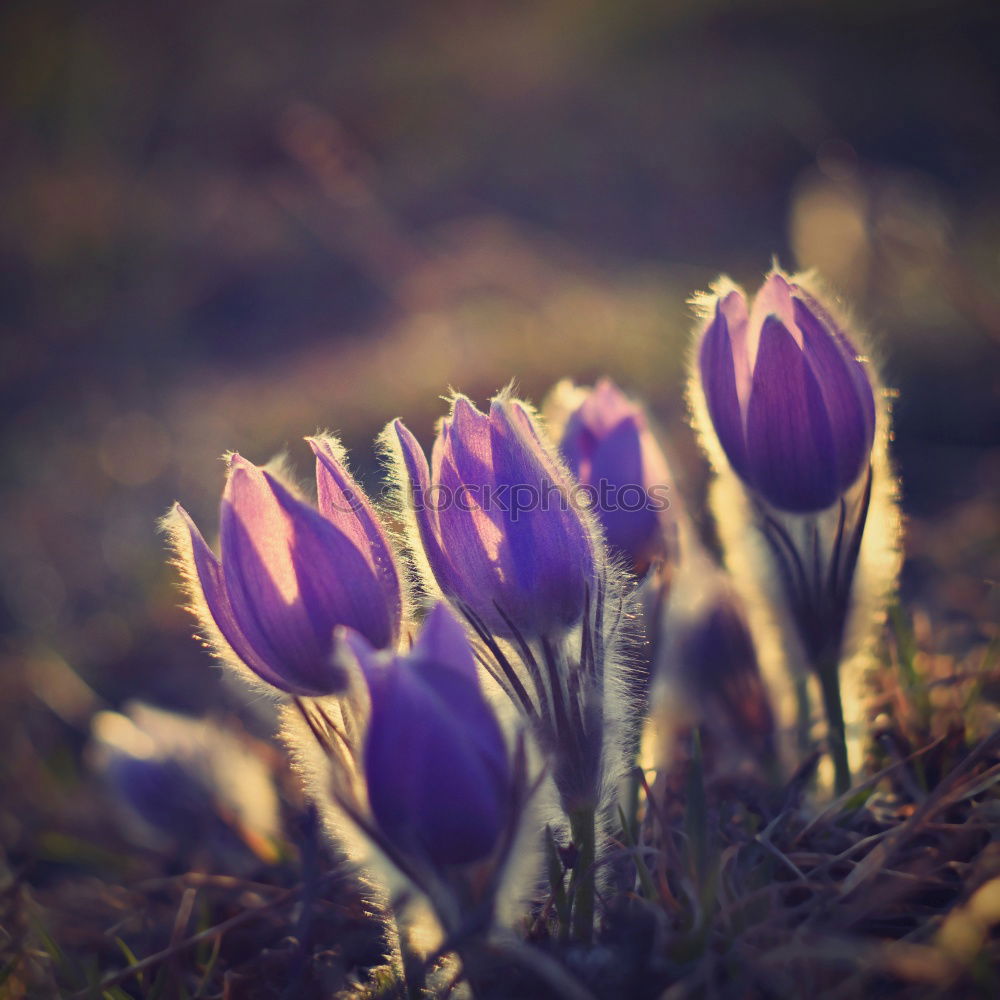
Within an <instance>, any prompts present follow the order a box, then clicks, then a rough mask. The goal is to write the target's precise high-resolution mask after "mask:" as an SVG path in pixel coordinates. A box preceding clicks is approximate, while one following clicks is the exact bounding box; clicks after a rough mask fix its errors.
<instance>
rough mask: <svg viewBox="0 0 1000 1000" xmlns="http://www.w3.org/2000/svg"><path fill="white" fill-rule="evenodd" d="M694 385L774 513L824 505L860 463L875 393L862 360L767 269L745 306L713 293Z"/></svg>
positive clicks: (821, 313)
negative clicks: (698, 385) (698, 383)
mask: <svg viewBox="0 0 1000 1000" xmlns="http://www.w3.org/2000/svg"><path fill="white" fill-rule="evenodd" d="M699 361H700V367H701V382H702V386H703V387H704V391H705V399H706V402H707V404H708V412H709V415H710V416H711V418H712V423H713V424H714V425H715V431H716V434H717V435H718V437H719V442H720V444H721V445H722V448H723V450H724V451H725V453H726V456H727V457H728V459H729V462H730V464H731V465H732V467H733V469H734V470H735V472H736V473H737V475H739V476H740V478H741V479H742V480H743V481H744V482H745V483H747V485H749V486H750V487H751V488H752V489H753V490H755V491H756V492H757V493H758V494H760V495H761V496H762V497H763V498H764V499H765V500H767V501H768V502H769V503H771V504H772V505H773V506H775V507H777V508H778V509H780V510H785V511H790V512H794V513H806V512H810V511H818V510H823V509H825V508H827V507H829V506H830V505H831V504H833V503H834V502H835V501H836V500H837V499H838V498H839V497H841V496H842V495H843V494H844V493H845V492H846V491H847V490H848V488H849V487H850V486H851V485H852V484H853V483H854V482H855V481H856V480H857V479H858V477H859V475H860V474H861V473H862V471H863V470H864V469H865V468H866V467H867V465H868V462H869V457H870V454H871V449H872V441H873V438H874V434H875V398H874V395H873V392H872V383H871V379H870V377H869V373H868V369H867V364H866V362H865V361H864V360H862V359H861V358H859V357H858V355H857V351H856V350H855V349H854V347H853V345H852V344H851V342H850V341H849V340H848V338H847V336H846V334H845V332H844V331H843V330H842V329H840V327H839V326H838V325H837V323H836V321H835V320H834V319H833V317H832V315H831V314H830V312H829V311H828V310H827V309H826V307H825V306H823V305H822V304H821V303H820V302H819V301H818V300H817V299H816V298H814V297H813V295H812V294H811V293H810V292H809V291H807V290H806V289H805V288H804V287H803V286H802V285H801V284H800V283H798V282H797V281H796V279H794V278H789V277H786V276H785V275H783V274H781V273H780V272H778V271H775V272H773V273H772V274H771V275H770V276H769V277H768V279H767V280H766V281H765V282H764V285H763V287H762V288H761V290H760V291H759V292H758V293H757V296H756V298H755V299H754V301H753V306H752V308H749V309H748V306H747V301H746V299H745V297H744V295H743V293H742V292H741V291H739V290H738V289H735V288H733V289H732V290H731V291H729V292H728V293H726V294H718V295H716V297H715V300H714V310H713V315H712V316H711V318H710V320H709V322H708V325H707V327H706V329H705V332H704V334H703V335H702V341H701V351H700V357H699Z"/></svg>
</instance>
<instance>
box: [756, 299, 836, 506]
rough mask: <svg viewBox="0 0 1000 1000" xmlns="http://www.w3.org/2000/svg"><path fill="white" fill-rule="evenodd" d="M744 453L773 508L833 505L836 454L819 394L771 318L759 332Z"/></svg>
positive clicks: (804, 365) (799, 355) (809, 371)
mask: <svg viewBox="0 0 1000 1000" xmlns="http://www.w3.org/2000/svg"><path fill="white" fill-rule="evenodd" d="M747 451H748V461H749V467H750V473H751V475H750V480H751V483H752V485H753V486H754V487H755V488H756V489H757V490H758V492H760V493H761V494H762V495H763V496H764V497H765V498H766V499H767V500H769V501H770V502H771V503H772V504H774V506H776V507H778V508H780V509H782V510H788V511H796V512H805V511H813V510H822V509H824V508H826V507H829V506H830V504H832V503H833V502H834V500H836V498H837V496H838V488H837V480H836V469H835V462H836V453H835V451H834V445H833V436H832V434H831V431H830V422H829V419H828V418H827V415H826V407H825V405H824V403H823V394H822V391H821V389H820V387H819V384H818V383H817V381H816V377H815V375H813V373H812V369H811V368H810V367H809V365H808V364H807V363H806V359H805V355H804V354H803V352H802V351H801V350H800V349H799V346H798V344H796V342H795V340H794V339H793V337H792V335H791V334H790V333H789V332H788V330H787V329H785V326H784V324H783V323H782V322H781V320H779V319H778V318H777V317H774V316H769V317H768V318H767V319H766V320H765V321H764V325H763V328H762V330H761V335H760V346H759V348H758V351H757V362H756V365H755V366H754V377H753V390H752V392H751V394H750V405H749V407H748V412H747Z"/></svg>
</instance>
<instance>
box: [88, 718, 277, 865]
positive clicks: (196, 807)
mask: <svg viewBox="0 0 1000 1000" xmlns="http://www.w3.org/2000/svg"><path fill="white" fill-rule="evenodd" d="M91 729H92V743H91V746H90V747H89V753H88V757H89V759H90V761H91V763H92V765H93V766H94V767H95V769H96V770H97V772H98V773H99V774H100V775H101V777H102V778H103V779H104V781H105V782H106V784H107V786H108V789H109V790H110V791H111V792H112V793H113V794H114V796H115V798H116V799H117V800H118V801H120V802H121V803H123V804H124V805H125V806H126V807H127V808H128V810H129V812H130V813H131V814H132V815H133V816H137V817H138V818H139V819H140V820H141V821H142V832H143V833H144V834H145V833H146V832H147V830H148V828H152V830H153V831H155V832H156V833H157V834H159V835H164V834H165V835H167V836H168V837H169V838H171V839H172V840H173V841H175V842H176V843H179V844H183V845H188V846H191V847H196V848H199V849H201V848H205V847H208V848H209V849H214V850H218V851H219V852H220V853H226V854H228V853H229V852H230V849H231V848H234V847H237V846H239V845H240V844H242V845H243V848H244V851H245V848H246V847H249V848H251V850H253V851H254V852H255V853H257V854H258V855H259V856H262V857H263V856H268V855H270V853H271V850H272V848H271V847H270V846H269V845H271V844H272V843H273V842H274V841H276V840H277V839H278V837H279V831H280V821H279V815H278V814H279V808H278V796H277V792H276V790H275V787H274V780H273V776H272V774H271V771H270V769H269V768H268V767H267V765H266V764H265V763H264V761H263V759H262V758H261V757H260V756H259V755H258V754H257V753H256V752H255V751H254V750H253V748H252V746H251V745H250V744H249V743H248V742H247V741H245V740H244V739H241V738H240V737H239V736H238V735H237V734H236V733H235V732H233V731H232V730H229V729H227V728H225V727H224V726H222V725H220V724H219V721H218V720H214V719H196V718H192V717H189V716H185V715H179V714H176V713H174V712H168V711H165V710H163V709H158V708H154V707H153V706H151V705H144V704H140V703H132V704H130V705H128V706H127V707H126V708H125V709H124V711H123V713H121V714H119V713H118V712H110V711H107V712H99V713H98V714H97V715H96V716H95V717H94V719H93V722H92V725H91ZM143 839H148V837H145V836H144V838H143Z"/></svg>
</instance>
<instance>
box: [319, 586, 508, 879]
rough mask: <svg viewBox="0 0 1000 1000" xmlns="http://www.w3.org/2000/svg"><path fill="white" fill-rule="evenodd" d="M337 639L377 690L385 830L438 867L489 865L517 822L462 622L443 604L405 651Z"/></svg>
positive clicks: (374, 714) (368, 762)
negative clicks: (510, 818)
mask: <svg viewBox="0 0 1000 1000" xmlns="http://www.w3.org/2000/svg"><path fill="white" fill-rule="evenodd" d="M338 636H339V637H340V638H341V640H342V641H343V642H344V644H345V645H346V646H347V647H348V648H349V649H350V650H351V652H352V653H353V654H354V657H355V658H356V659H357V661H358V664H359V666H360V667H361V671H362V673H363V674H364V677H365V680H366V681H367V684H368V690H369V692H370V694H371V716H370V719H369V722H368V731H367V735H366V737H365V745H364V775H365V780H366V783H367V786H368V799H369V803H370V805H371V811H372V815H373V816H374V819H375V822H376V823H377V825H378V827H379V829H380V831H381V832H382V834H383V835H384V836H385V837H386V839H387V840H388V841H389V842H390V843H391V844H392V845H393V847H395V848H396V849H397V850H399V851H400V852H401V853H402V854H404V855H406V856H409V857H411V858H416V859H419V860H422V861H429V862H430V863H431V864H433V865H435V866H438V867H439V866H442V865H461V864H470V863H473V862H476V861H482V860H483V859H485V858H486V857H487V856H489V854H490V853H491V852H492V851H493V849H494V847H495V846H496V845H497V842H498V840H499V838H500V834H501V832H502V831H503V829H504V828H505V826H506V825H507V823H508V814H509V810H510V808H511V805H512V777H511V769H510V765H509V762H508V756H507V749H506V744H505V742H504V737H503V733H502V732H501V730H500V726H499V724H498V722H497V720H496V716H495V715H494V714H493V710H492V709H491V708H490V706H489V705H488V704H487V702H486V699H485V698H484V696H483V693H482V690H481V689H480V686H479V679H478V676H477V673H476V663H475V660H474V658H473V652H472V649H471V647H470V646H469V641H468V639H467V638H466V636H465V632H464V631H463V629H462V626H461V625H460V624H459V623H458V621H457V620H456V619H455V617H454V616H453V615H452V613H451V612H450V611H449V610H448V607H447V605H445V604H438V605H437V606H436V607H435V608H434V609H433V610H432V611H431V613H430V615H428V617H427V620H426V622H425V623H424V626H423V630H422V631H421V633H420V636H419V638H418V639H417V641H416V643H415V644H414V646H413V648H412V650H411V651H410V652H409V653H408V654H406V655H393V654H392V653H390V652H388V651H386V652H378V651H376V650H375V649H373V648H372V646H371V644H370V643H369V642H368V641H367V640H366V639H365V638H364V637H363V636H361V635H359V634H358V633H356V632H351V631H350V630H347V629H344V630H341V631H339V632H338Z"/></svg>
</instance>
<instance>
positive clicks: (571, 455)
mask: <svg viewBox="0 0 1000 1000" xmlns="http://www.w3.org/2000/svg"><path fill="white" fill-rule="evenodd" d="M596 447H597V435H595V434H594V432H593V431H592V430H591V429H590V427H588V426H587V424H586V422H585V421H584V419H583V415H582V414H581V412H580V410H575V411H574V412H573V413H571V414H570V417H569V419H568V420H567V421H566V426H565V428H564V429H563V436H562V441H560V442H559V450H560V452H562V456H563V459H564V460H565V462H566V465H567V466H569V471H570V472H571V473H572V474H573V475H574V476H575V477H576V478H577V479H578V480H579V481H580V482H581V483H589V482H590V481H591V474H590V469H591V458H592V456H593V454H594V449H595V448H596Z"/></svg>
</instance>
